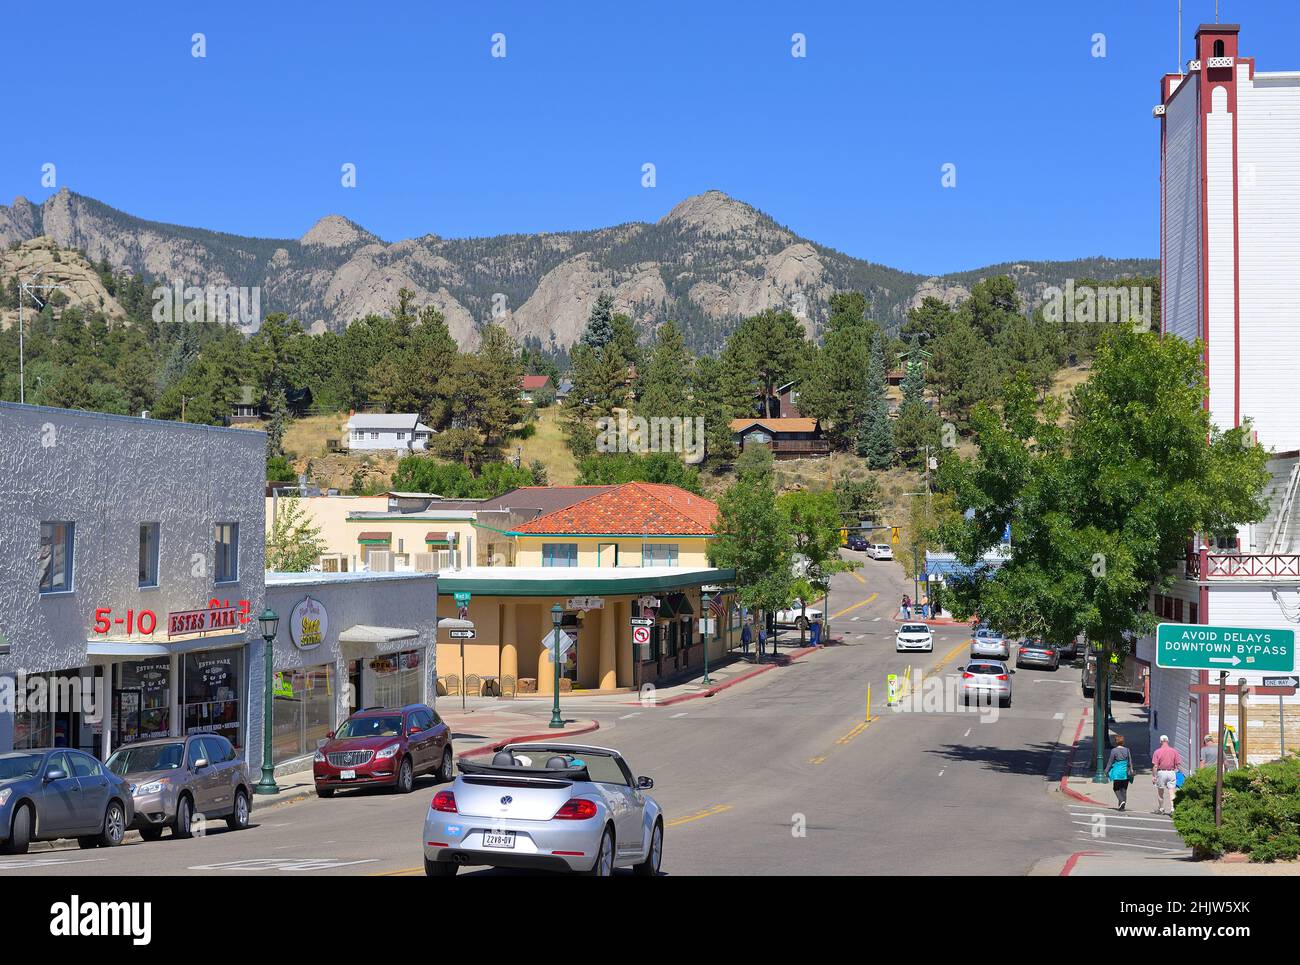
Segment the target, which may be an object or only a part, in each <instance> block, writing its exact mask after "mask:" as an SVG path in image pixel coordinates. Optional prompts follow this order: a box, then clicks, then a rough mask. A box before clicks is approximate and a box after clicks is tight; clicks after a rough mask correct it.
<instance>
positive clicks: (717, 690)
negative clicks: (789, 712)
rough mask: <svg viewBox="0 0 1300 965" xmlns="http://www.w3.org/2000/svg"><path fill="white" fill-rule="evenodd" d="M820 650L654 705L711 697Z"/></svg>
mask: <svg viewBox="0 0 1300 965" xmlns="http://www.w3.org/2000/svg"><path fill="white" fill-rule="evenodd" d="M820 649H821V647H805V648H804V649H803V650H794V651H791V652H788V653H787V654H786V656H787V657H789V661H788V662H787V663H784V664H780V663H768V664H764V665H763V666H761V667H755V668H754V669H753V670H749V671H746V672H745V673H743V674H740V675H739V676H736V677H732V678H731V679H730V680H727V681H724V682H722V683H720V684H718V685H717V686H715V687H710V688H709V689H708V690H700V691H696V692H695V693H693V694H678V695H677V696H676V697H669V698H667V699H666V700H656V701H655V704H654V705H655V706H656V707H671V706H672V705H673V704H680V703H681V702H682V701H684V700H698V699H699V698H701V697H712V696H713V695H714V694H718V693H721V692H722V691H724V690H726V689H727V688H728V687H734V686H736V684H738V683H742V682H744V681H746V680H750V679H752V678H754V677H757V676H758V675H759V674H763V673H767V672H768V671H769V670H775V669H776V668H777V667H784V666H789V665H790V664H791V663H794V662H795V661H796V660H798V659H799V658H801V657H806V656H808V654H810V653H815V652H816V651H818V650H820ZM628 706H633V705H631V704H629V705H628Z"/></svg>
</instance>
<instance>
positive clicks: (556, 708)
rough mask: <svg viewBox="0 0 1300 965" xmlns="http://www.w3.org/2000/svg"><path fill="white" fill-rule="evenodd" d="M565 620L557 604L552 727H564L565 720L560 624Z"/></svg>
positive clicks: (553, 633) (553, 623) (553, 624)
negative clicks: (561, 685)
mask: <svg viewBox="0 0 1300 965" xmlns="http://www.w3.org/2000/svg"><path fill="white" fill-rule="evenodd" d="M563 620H564V607H562V606H560V604H558V603H557V604H555V606H553V607H551V628H552V629H551V647H552V649H551V663H552V664H553V665H554V666H555V694H554V697H555V702H554V703H553V704H552V705H551V724H550V726H552V727H563V726H564V718H563V717H561V716H560V623H561V621H563Z"/></svg>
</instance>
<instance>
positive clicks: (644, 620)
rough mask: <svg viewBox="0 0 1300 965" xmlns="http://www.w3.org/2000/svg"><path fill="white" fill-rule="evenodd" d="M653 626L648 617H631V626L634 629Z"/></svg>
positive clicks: (653, 623) (652, 621)
mask: <svg viewBox="0 0 1300 965" xmlns="http://www.w3.org/2000/svg"><path fill="white" fill-rule="evenodd" d="M654 625H655V622H654V620H652V619H651V618H650V617H633V618H632V626H634V627H652V626H654Z"/></svg>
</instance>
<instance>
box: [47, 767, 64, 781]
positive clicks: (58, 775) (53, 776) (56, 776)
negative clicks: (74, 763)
mask: <svg viewBox="0 0 1300 965" xmlns="http://www.w3.org/2000/svg"><path fill="white" fill-rule="evenodd" d="M67 776H68V772H67V771H65V770H64V769H63V768H61V767H51V768H50V769H49V770H48V771H46V772H45V780H46V782H49V781H62V780H65V779H66V778H67Z"/></svg>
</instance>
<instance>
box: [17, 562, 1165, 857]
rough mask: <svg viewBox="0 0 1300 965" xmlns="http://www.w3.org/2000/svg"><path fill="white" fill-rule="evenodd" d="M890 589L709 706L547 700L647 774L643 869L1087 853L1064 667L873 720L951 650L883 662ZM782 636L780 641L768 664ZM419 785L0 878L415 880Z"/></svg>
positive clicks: (946, 631)
mask: <svg viewBox="0 0 1300 965" xmlns="http://www.w3.org/2000/svg"><path fill="white" fill-rule="evenodd" d="M846 556H847V557H851V558H857V559H860V558H861V557H860V554H856V553H846ZM905 589H910V582H908V583H905V582H904V580H903V578H902V573H901V571H900V569H899V567H898V566H897V564H894V563H889V562H875V561H871V560H865V561H864V566H863V567H862V568H861V569H859V570H858V571H857V572H856V574H854V573H844V574H839V575H837V577H836V578H835V584H834V587H833V591H832V595H831V600H832V622H833V629H834V632H835V633H836V634H838V635H842V636H843V637H844V640H845V645H844V646H837V647H830V648H826V649H824V650H821V651H818V652H814V653H812V654H809V655H808V656H807V657H805V658H803V659H800V660H797V661H794V662H792V663H790V664H789V665H788V666H783V667H777V668H775V669H773V670H770V671H768V672H766V673H763V674H761V675H759V676H757V677H755V678H754V679H752V680H746V681H744V682H742V683H740V684H738V685H737V686H735V687H731V688H729V689H727V690H725V691H723V692H722V693H719V694H717V695H715V696H713V697H710V698H701V699H693V700H686V701H682V702H678V703H674V704H672V705H671V706H664V707H655V706H653V705H643V704H641V703H638V702H637V701H636V700H635V699H634V698H633V697H632V696H631V695H626V694H625V695H619V696H607V697H586V698H578V697H573V698H569V699H568V700H567V702H566V703H565V704H564V711H565V713H566V715H568V716H581V717H585V718H591V719H594V720H596V721H598V722H599V724H600V728H599V730H598V731H596V732H594V733H592V734H590V735H587V736H584V737H579V738H576V739H575V740H577V741H579V742H581V741H589V742H591V743H594V744H598V745H603V746H610V747H613V748H616V749H618V750H619V751H621V752H622V753H623V754H624V755H625V756H626V758H627V760H628V761H629V763H630V765H631V766H632V768H633V770H634V771H635V773H636V774H644V775H648V776H650V777H652V778H653V779H654V781H655V789H654V791H653V792H651V793H652V794H653V795H654V796H655V797H656V798H657V800H658V801H659V802H660V804H661V805H662V806H663V808H664V811H665V814H666V817H667V830H666V838H665V851H664V858H663V865H662V870H663V873H665V874H669V875H674V874H675V875H719V874H728V875H738V874H739V875H744V874H751V875H767V874H783V873H784V874H817V875H824V874H915V875H935V874H944V875H952V874H1002V875H1006V874H1026V873H1028V872H1029V871H1030V869H1031V868H1032V867H1033V866H1034V865H1035V864H1036V863H1037V862H1040V861H1043V860H1044V859H1047V858H1056V857H1059V858H1060V860H1062V861H1063V860H1064V858H1065V856H1068V855H1069V854H1070V853H1072V852H1075V851H1078V850H1080V849H1081V848H1083V847H1085V846H1087V847H1091V846H1092V842H1090V841H1085V842H1083V844H1081V843H1080V842H1081V840H1082V838H1081V837H1080V834H1079V832H1080V830H1081V828H1080V826H1079V822H1086V821H1089V820H1090V819H1089V818H1086V817H1082V816H1080V813H1081V812H1083V811H1085V810H1087V809H1085V808H1083V807H1081V806H1080V805H1078V804H1077V803H1071V802H1070V801H1068V800H1067V799H1064V798H1062V797H1061V796H1060V795H1053V792H1052V791H1051V788H1052V787H1053V784H1052V782H1051V781H1050V780H1049V776H1051V775H1056V776H1058V777H1059V772H1060V769H1061V767H1062V759H1063V757H1064V751H1065V746H1064V745H1063V744H1062V740H1063V738H1062V732H1063V729H1064V724H1063V722H1064V721H1065V718H1066V717H1067V716H1068V717H1071V718H1073V716H1074V715H1075V714H1077V712H1078V710H1079V709H1080V708H1081V707H1082V706H1083V702H1082V699H1081V697H1080V692H1079V686H1078V670H1077V669H1076V668H1074V667H1071V666H1064V667H1062V668H1061V669H1060V670H1059V671H1057V672H1055V673H1054V672H1052V671H1046V670H1022V671H1019V672H1018V673H1017V674H1016V676H1015V678H1014V700H1013V704H1012V706H1011V707H1010V708H1008V709H1002V710H997V713H996V719H985V718H986V716H988V717H990V718H992V717H993V715H992V714H991V713H989V712H988V711H983V712H981V709H978V708H973V707H972V708H963V707H960V706H956V707H948V708H946V709H942V710H934V709H923V710H921V711H920V712H916V711H912V710H909V711H907V712H891V711H889V710H887V709H886V707H885V696H884V695H885V678H886V675H887V674H890V673H897V674H902V673H903V671H904V669H905V668H907V667H908V666H912V667H913V668H918V669H920V670H921V671H922V672H923V673H924V675H925V677H924V679H925V680H927V681H935V680H936V679H943V678H945V677H947V676H949V675H952V674H954V673H955V672H956V671H958V670H959V668H960V667H961V665H962V663H963V661H964V660H965V658H966V656H967V645H968V643H967V641H968V632H967V628H965V627H962V626H936V627H935V635H934V636H935V645H934V652H933V653H930V654H922V653H916V654H909V653H901V654H900V653H895V651H894V628H895V626H896V622H895V620H894V619H893V617H894V611H895V609H896V607H897V601H898V599H899V598H900V597H901V595H902V593H903V592H904V590H905ZM797 640H798V633H797V631H786V632H785V633H784V634H783V636H782V640H781V650H782V651H786V650H788V649H792V648H793V647H794V646H795V645H796V644H797ZM868 684H871V687H872V701H873V702H872V708H871V710H872V718H871V721H870V722H869V723H868V722H866V720H865V717H866V700H867V685H868ZM932 687H933V684H930V685H924V686H923V687H922V695H924V693H929V692H930V690H931V689H932ZM923 706H924V707H927V708H928V707H929V704H928V703H927V704H924V705H923ZM511 711H512V712H515V713H529V714H533V715H535V716H536V717H537V720H538V731H537V732H544V731H545V721H546V718H547V716H548V715H549V712H550V705H549V702H548V701H541V700H518V701H515V702H513V706H512V707H511ZM1068 738H1069V735H1066V737H1065V738H1064V739H1065V740H1066V741H1067V742H1068ZM435 786H436V785H435V783H434V782H433V780H432V778H420V779H418V780H417V781H416V787H415V791H414V793H412V794H410V795H405V796H399V795H394V794H391V793H387V792H385V791H382V790H381V791H367V790H363V791H359V792H352V793H347V794H341V795H339V796H337V797H335V798H334V799H332V800H319V799H317V798H315V797H312V798H309V799H308V800H305V801H302V802H300V803H295V804H288V805H282V806H278V807H275V808H271V809H268V810H262V811H259V810H258V809H257V806H256V802H254V811H253V827H252V828H251V829H249V830H247V831H243V832H230V831H227V830H226V829H225V827H224V824H223V823H221V822H215V824H216V827H215V828H214V829H213V830H212V831H211V832H210V833H208V834H206V835H204V836H202V837H196V838H194V839H191V840H188V841H180V840H174V839H172V838H171V837H170V836H165V837H164V838H163V839H162V840H161V841H157V842H153V843H144V842H141V841H138V840H135V839H134V836H132V838H131V839H128V841H127V843H126V844H125V845H123V846H122V847H119V848H115V849H112V850H90V851H82V850H79V849H78V848H77V847H76V846H75V844H73V845H72V847H71V848H69V847H67V846H66V845H67V844H68V842H64V843H61V844H60V845H59V846H58V848H57V849H56V850H52V851H39V852H33V853H31V854H29V855H26V856H23V857H13V858H5V859H2V860H0V873H21V874H42V875H58V874H64V873H72V874H94V875H213V874H217V875H220V874H227V875H228V874H251V873H255V874H342V875H356V874H364V875H422V874H423V866H422V860H421V844H420V832H421V826H422V821H423V818H424V814H425V811H426V809H427V808H428V805H429V799H430V798H431V796H432V794H433V792H434V788H435ZM1131 823H1134V824H1137V823H1138V822H1136V821H1133V822H1131ZM1083 830H1086V829H1083ZM1153 833H1154V832H1153ZM1150 836H1151V835H1146V836H1144V837H1142V839H1141V840H1142V841H1146V838H1147V837H1150ZM1166 836H1168V835H1166ZM1134 842H1135V843H1139V842H1137V839H1134ZM504 873H505V872H500V871H490V870H488V869H483V868H476V869H466V870H464V871H462V874H478V875H485V874H504Z"/></svg>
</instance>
